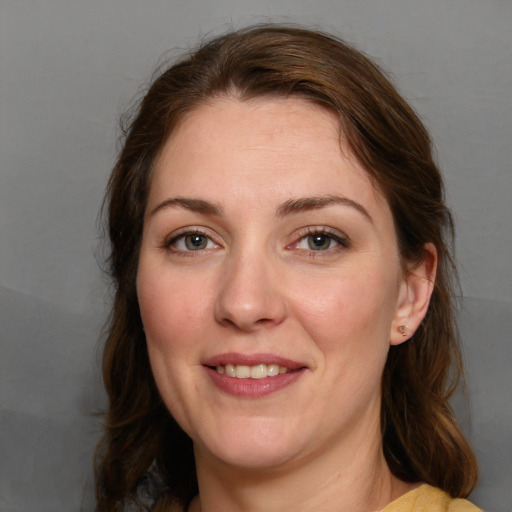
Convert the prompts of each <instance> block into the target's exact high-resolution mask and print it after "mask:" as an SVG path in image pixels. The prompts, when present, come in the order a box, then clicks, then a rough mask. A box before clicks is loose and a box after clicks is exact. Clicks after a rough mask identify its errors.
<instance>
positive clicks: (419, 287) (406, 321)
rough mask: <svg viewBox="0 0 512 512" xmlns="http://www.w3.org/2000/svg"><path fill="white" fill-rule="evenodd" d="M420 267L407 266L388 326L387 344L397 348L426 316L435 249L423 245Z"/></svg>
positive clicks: (432, 245) (434, 274) (430, 294)
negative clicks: (389, 327) (388, 342)
mask: <svg viewBox="0 0 512 512" xmlns="http://www.w3.org/2000/svg"><path fill="white" fill-rule="evenodd" d="M423 251H424V255H423V259H422V261H421V263H420V264H419V265H414V266H413V265H410V266H409V267H408V268H407V269H406V271H405V273H404V276H403V278H402V282H401V283H400V291H399V294H398V302H397V308H396V312H395V317H394V318H393V322H392V324H391V333H390V343H391V345H400V344H401V343H403V342H404V341H407V340H408V339H409V338H411V337H412V335H413V334H414V332H415V331H416V329H417V328H418V327H419V325H420V324H421V322H422V320H423V318H425V315H426V314H427V310H428V305H429V303H430V297H431V296H432V292H433V291H434V283H435V280H436V270H437V250H436V247H435V245H434V244H432V243H428V244H425V247H424V249H423Z"/></svg>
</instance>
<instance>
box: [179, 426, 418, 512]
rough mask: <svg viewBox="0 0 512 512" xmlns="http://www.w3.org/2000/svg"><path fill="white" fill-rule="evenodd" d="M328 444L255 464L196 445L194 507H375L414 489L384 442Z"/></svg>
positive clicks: (332, 511)
mask: <svg viewBox="0 0 512 512" xmlns="http://www.w3.org/2000/svg"><path fill="white" fill-rule="evenodd" d="M367 434H368V432H364V433H361V434H360V435H359V440H358V441H359V442H354V441H355V440H354V439H351V441H352V442H351V443H346V442H345V443H340V444H341V445H342V446H333V445H331V446H329V447H328V449H326V450H325V451H324V453H315V454H314V456H310V457H309V458H308V459H307V460H301V461H299V462H297V463H294V464H289V465H288V466H286V467H281V468H277V469H276V468H274V469H272V470H262V469H259V470H254V469H249V470H248V469H244V468H239V467H236V468H234V467H231V466H228V465H227V464H225V463H223V462H222V461H219V460H218V459H215V458H214V457H212V456H209V455H208V454H206V453H202V452H201V450H198V449H196V467H197V476H198V483H199V496H198V497H197V498H196V499H195V500H194V501H193V503H192V504H191V506H190V509H189V510H190V512H221V511H222V512H242V511H251V512H263V511H265V512H278V511H279V512H281V511H282V510H293V511H294V512H302V511H304V512H305V511H308V512H310V511H311V510H322V512H372V511H378V510H382V509H383V508H384V507H385V506H386V505H387V504H388V503H390V502H391V501H393V500H394V499H396V498H398V497H399V496H401V495H402V494H403V493H405V492H407V491H408V490H410V489H412V488H413V487H414V485H411V484H406V483H405V482H402V481H400V480H398V479H397V478H396V477H394V476H393V475H392V474H391V472H390V470H389V467H388V465H387V463H386V461H385V458H384V456H383V453H382V447H381V444H380V433H379V432H378V431H377V434H378V435H377V436H374V439H376V441H375V442H374V443H368V437H366V435H367Z"/></svg>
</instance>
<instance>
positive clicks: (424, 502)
mask: <svg viewBox="0 0 512 512" xmlns="http://www.w3.org/2000/svg"><path fill="white" fill-rule="evenodd" d="M169 512H182V511H181V509H180V508H174V507H173V508H171V510H170V511H169ZM382 512H483V511H482V510H481V509H479V508H478V507H476V506H475V505H473V504H472V503H470V502H469V501H467V500H463V499H460V498H451V497H450V496H449V495H448V494H447V493H445V492H444V491H442V490H441V489H438V488H437V487H432V486H431V485H427V484H423V485H420V486H419V487H418V488H416V489H414V490H412V491H410V492H408V493H406V494H404V495H403V496H400V498H398V499H397V500H395V501H393V502H392V503H390V504H389V505H388V506H387V507H385V508H384V510H382Z"/></svg>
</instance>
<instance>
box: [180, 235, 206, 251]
mask: <svg viewBox="0 0 512 512" xmlns="http://www.w3.org/2000/svg"><path fill="white" fill-rule="evenodd" d="M184 242H185V247H186V248H187V249H188V250H189V251H198V250H201V249H206V247H207V245H208V237H207V236H205V235H201V234H198V233H195V234H192V235H186V236H185V237H184Z"/></svg>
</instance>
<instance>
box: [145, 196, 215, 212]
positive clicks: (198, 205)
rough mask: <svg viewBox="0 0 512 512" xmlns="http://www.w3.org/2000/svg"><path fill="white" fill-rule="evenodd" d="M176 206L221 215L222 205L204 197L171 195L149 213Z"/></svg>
mask: <svg viewBox="0 0 512 512" xmlns="http://www.w3.org/2000/svg"><path fill="white" fill-rule="evenodd" d="M172 207H178V208H183V209H185V210H190V211H193V212H197V213H203V214H206V215H222V207H221V206H220V205H218V204H216V203H212V202H211V201H205V200H204V199H193V198H188V197H171V198H169V199H166V200H165V201H162V202H161V203H159V204H158V205H157V206H155V208H153V209H152V210H151V213H150V215H155V213H157V212H159V211H161V210H165V209H167V208H172Z"/></svg>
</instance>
